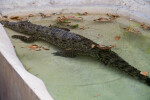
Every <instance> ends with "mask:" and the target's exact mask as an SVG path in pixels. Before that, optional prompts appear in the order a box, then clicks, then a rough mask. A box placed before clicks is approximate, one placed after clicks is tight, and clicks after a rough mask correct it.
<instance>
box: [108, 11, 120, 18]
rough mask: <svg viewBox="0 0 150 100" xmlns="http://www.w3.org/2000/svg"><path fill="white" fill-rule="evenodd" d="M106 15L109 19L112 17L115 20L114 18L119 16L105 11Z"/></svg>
mask: <svg viewBox="0 0 150 100" xmlns="http://www.w3.org/2000/svg"><path fill="white" fill-rule="evenodd" d="M107 16H109V17H110V19H113V20H115V19H117V18H118V17H120V16H119V15H113V14H108V13H107Z"/></svg>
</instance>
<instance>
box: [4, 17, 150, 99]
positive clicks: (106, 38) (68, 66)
mask: <svg viewBox="0 0 150 100" xmlns="http://www.w3.org/2000/svg"><path fill="white" fill-rule="evenodd" d="M58 16H61V15H52V16H51V17H50V18H44V19H43V18H40V17H35V18H31V19H30V20H31V22H33V23H36V24H41V25H46V26H49V25H50V24H55V23H56V17H58ZM99 16H102V15H87V16H82V17H83V18H84V20H83V21H74V20H71V22H72V24H79V27H84V28H85V29H84V30H82V29H79V28H77V29H72V30H71V31H72V32H75V33H78V34H81V35H83V36H85V37H88V38H90V39H91V40H93V41H95V42H96V43H99V44H101V45H116V47H115V48H113V49H112V50H113V51H115V52H116V53H118V54H119V55H120V56H121V57H122V58H124V59H125V60H126V61H127V62H129V63H130V64H131V65H133V66H135V67H136V68H138V69H140V70H141V71H147V72H150V31H145V30H143V29H141V28H140V23H137V22H134V21H130V20H128V19H126V18H118V19H117V20H115V21H113V22H108V23H104V22H93V19H96V18H98V17H99ZM103 16H104V15H103ZM129 26H130V27H133V28H136V29H139V30H140V31H141V32H142V34H133V33H130V32H125V31H124V30H123V29H122V28H123V27H129ZM6 31H7V33H8V35H9V37H10V39H11V41H12V43H13V45H14V46H15V50H16V53H17V55H18V57H19V59H20V60H21V62H22V63H23V65H24V66H25V68H26V69H27V70H28V71H29V72H30V73H32V74H33V75H35V76H37V77H39V78H40V79H41V80H43V82H44V83H45V85H46V87H47V89H48V92H49V93H50V94H51V95H52V96H53V98H54V99H55V100H150V95H149V93H150V87H148V86H147V85H145V84H143V83H141V82H139V81H138V80H136V79H133V78H132V77H130V76H128V75H126V74H124V73H122V72H120V71H118V70H116V69H113V68H110V67H108V66H104V65H103V64H101V63H100V62H98V61H96V60H95V59H92V58H90V57H76V58H64V57H58V56H53V54H51V53H53V52H56V51H59V48H57V47H54V46H52V45H50V44H48V43H45V42H39V41H37V42H34V43H24V42H22V41H20V40H15V39H12V38H11V36H12V35H14V34H19V33H17V32H14V31H12V30H10V29H7V28H6ZM116 36H119V37H120V39H119V40H115V37H116ZM33 44H36V45H39V46H43V47H45V48H48V49H50V50H43V49H42V50H41V51H34V50H30V49H29V48H28V47H29V46H31V45H33Z"/></svg>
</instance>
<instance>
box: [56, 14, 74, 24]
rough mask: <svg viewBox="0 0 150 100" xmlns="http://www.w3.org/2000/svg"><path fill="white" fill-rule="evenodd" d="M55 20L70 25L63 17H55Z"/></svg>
mask: <svg viewBox="0 0 150 100" xmlns="http://www.w3.org/2000/svg"><path fill="white" fill-rule="evenodd" d="M57 20H58V22H59V23H71V22H69V21H68V18H67V17H65V16H62V17H57Z"/></svg>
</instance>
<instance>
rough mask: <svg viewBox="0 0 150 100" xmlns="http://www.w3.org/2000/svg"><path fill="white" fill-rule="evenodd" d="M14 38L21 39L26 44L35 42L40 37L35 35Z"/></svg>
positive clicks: (15, 36) (14, 36)
mask: <svg viewBox="0 0 150 100" xmlns="http://www.w3.org/2000/svg"><path fill="white" fill-rule="evenodd" d="M12 38H15V39H20V40H22V41H24V42H28V43H29V42H34V41H36V40H37V39H38V36H37V35H34V36H30V37H26V36H22V35H13V36H12Z"/></svg>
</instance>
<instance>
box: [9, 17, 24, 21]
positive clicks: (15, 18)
mask: <svg viewBox="0 0 150 100" xmlns="http://www.w3.org/2000/svg"><path fill="white" fill-rule="evenodd" d="M10 19H11V20H22V19H23V18H22V17H20V16H11V17H10Z"/></svg>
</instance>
